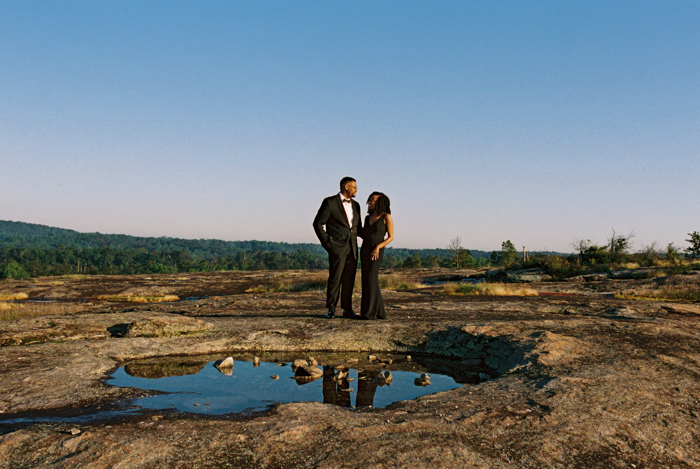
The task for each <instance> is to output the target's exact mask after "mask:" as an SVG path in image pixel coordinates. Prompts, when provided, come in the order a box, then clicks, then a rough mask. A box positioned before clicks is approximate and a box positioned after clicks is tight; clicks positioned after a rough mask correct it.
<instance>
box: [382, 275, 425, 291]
mask: <svg viewBox="0 0 700 469" xmlns="http://www.w3.org/2000/svg"><path fill="white" fill-rule="evenodd" d="M421 286H422V285H421V284H419V283H416V282H412V281H409V280H407V279H406V277H404V276H403V275H397V274H387V275H380V276H379V288H381V289H382V290H412V289H414V288H421Z"/></svg>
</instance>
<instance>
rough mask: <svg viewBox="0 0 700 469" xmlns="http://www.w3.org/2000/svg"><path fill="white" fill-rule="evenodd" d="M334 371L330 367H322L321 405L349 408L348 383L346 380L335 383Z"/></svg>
mask: <svg viewBox="0 0 700 469" xmlns="http://www.w3.org/2000/svg"><path fill="white" fill-rule="evenodd" d="M334 375H335V370H334V369H333V368H332V367H330V366H324V367H323V403H324V404H335V405H338V406H341V407H350V405H351V404H350V392H348V391H343V389H349V388H350V383H349V382H348V380H347V379H341V380H339V381H335V380H334V379H333V376H334Z"/></svg>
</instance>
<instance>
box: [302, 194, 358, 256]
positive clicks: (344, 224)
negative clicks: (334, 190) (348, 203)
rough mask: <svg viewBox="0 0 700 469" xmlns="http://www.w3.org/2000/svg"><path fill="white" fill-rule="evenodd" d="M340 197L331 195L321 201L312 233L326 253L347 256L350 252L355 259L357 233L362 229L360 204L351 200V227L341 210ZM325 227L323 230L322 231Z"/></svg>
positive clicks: (343, 211) (342, 209)
mask: <svg viewBox="0 0 700 469" xmlns="http://www.w3.org/2000/svg"><path fill="white" fill-rule="evenodd" d="M340 197H341V196H340V195H338V194H336V195H332V196H330V197H326V198H325V199H323V203H322V204H321V208H319V209H318V213H317V214H316V218H314V231H315V232H316V236H318V239H319V241H321V245H322V246H323V247H324V248H325V249H326V250H327V251H328V250H329V243H330V251H331V252H332V253H333V254H335V255H337V256H342V255H347V254H349V253H350V252H351V253H352V255H353V256H355V259H357V231H358V229H361V228H362V217H361V215H360V204H359V203H357V202H356V201H355V200H352V209H353V211H354V215H355V216H354V217H353V218H354V219H353V223H352V226H350V224H349V223H348V217H347V215H346V214H345V209H344V208H343V202H342V201H341V200H340ZM324 225H325V227H326V228H325V230H324V228H323V227H324Z"/></svg>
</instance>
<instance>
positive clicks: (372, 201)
mask: <svg viewBox="0 0 700 469" xmlns="http://www.w3.org/2000/svg"><path fill="white" fill-rule="evenodd" d="M377 200H379V196H378V195H373V196H372V198H371V199H369V202H367V208H369V210H370V212H374V208H375V207H376V206H377Z"/></svg>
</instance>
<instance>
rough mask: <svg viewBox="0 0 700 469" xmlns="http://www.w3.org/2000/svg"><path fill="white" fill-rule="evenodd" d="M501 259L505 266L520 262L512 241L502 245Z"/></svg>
mask: <svg viewBox="0 0 700 469" xmlns="http://www.w3.org/2000/svg"><path fill="white" fill-rule="evenodd" d="M500 258H501V259H500V260H501V263H502V264H503V265H505V266H510V265H512V264H513V263H515V261H516V260H518V250H517V249H515V246H514V245H513V243H511V242H510V240H508V241H504V242H502V243H501V255H500Z"/></svg>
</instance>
